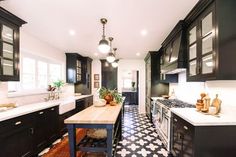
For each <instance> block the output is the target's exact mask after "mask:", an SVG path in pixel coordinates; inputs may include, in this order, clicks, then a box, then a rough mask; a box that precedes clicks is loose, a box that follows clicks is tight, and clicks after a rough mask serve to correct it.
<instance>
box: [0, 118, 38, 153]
mask: <svg viewBox="0 0 236 157" xmlns="http://www.w3.org/2000/svg"><path fill="white" fill-rule="evenodd" d="M33 121H34V116H33V115H31V114H30V115H25V116H20V117H17V118H13V119H11V120H6V121H3V122H1V123H0V141H1V142H0V147H1V151H0V156H1V157H7V156H9V157H19V156H24V157H29V156H31V155H32V153H33V149H34V148H33V133H34V128H33V127H34V126H33Z"/></svg>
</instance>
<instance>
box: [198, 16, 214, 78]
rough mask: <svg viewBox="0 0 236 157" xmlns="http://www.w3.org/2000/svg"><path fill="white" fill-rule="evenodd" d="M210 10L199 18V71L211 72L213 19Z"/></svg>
mask: <svg viewBox="0 0 236 157" xmlns="http://www.w3.org/2000/svg"><path fill="white" fill-rule="evenodd" d="M212 19H213V18H212V12H210V13H209V14H207V15H206V16H205V17H204V18H203V19H202V20H201V28H202V29H201V44H202V46H201V56H202V57H201V73H202V74H208V73H212V72H213V67H214V66H213V63H214V62H213V37H214V34H213V24H212V23H213V20H212Z"/></svg>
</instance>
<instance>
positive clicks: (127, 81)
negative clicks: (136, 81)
mask: <svg viewBox="0 0 236 157" xmlns="http://www.w3.org/2000/svg"><path fill="white" fill-rule="evenodd" d="M131 87H132V79H124V82H123V88H127V89H128V88H131Z"/></svg>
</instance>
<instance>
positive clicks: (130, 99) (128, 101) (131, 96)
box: [122, 92, 138, 105]
mask: <svg viewBox="0 0 236 157" xmlns="http://www.w3.org/2000/svg"><path fill="white" fill-rule="evenodd" d="M122 96H124V97H125V102H124V103H125V105H138V93H137V92H122Z"/></svg>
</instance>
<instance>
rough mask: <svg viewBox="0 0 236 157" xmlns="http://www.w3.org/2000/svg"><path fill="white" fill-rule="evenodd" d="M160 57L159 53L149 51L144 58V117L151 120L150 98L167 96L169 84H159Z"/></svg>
mask: <svg viewBox="0 0 236 157" xmlns="http://www.w3.org/2000/svg"><path fill="white" fill-rule="evenodd" d="M160 57H161V51H157V52H153V51H150V52H149V53H148V54H147V56H146V57H145V59H144V60H145V63H146V93H145V94H146V97H145V109H146V115H147V116H148V118H149V119H150V121H151V120H152V118H151V116H152V114H151V110H152V105H151V97H157V96H161V95H168V93H169V84H168V83H161V81H160V74H161V72H160Z"/></svg>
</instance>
